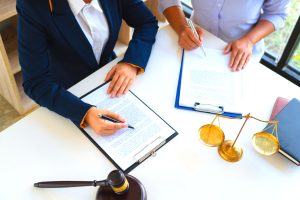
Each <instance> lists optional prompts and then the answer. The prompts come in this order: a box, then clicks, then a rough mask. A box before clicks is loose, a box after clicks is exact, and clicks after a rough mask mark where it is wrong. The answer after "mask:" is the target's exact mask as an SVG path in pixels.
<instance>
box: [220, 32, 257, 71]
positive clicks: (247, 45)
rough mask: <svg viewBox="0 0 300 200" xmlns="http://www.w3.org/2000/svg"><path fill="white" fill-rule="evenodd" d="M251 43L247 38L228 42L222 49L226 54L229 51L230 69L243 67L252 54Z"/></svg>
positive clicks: (236, 69) (238, 69)
mask: <svg viewBox="0 0 300 200" xmlns="http://www.w3.org/2000/svg"><path fill="white" fill-rule="evenodd" d="M252 49H253V43H252V42H251V41H250V40H249V39H248V38H247V37H243V38H241V39H238V40H235V41H233V42H230V43H229V44H228V45H227V46H226V47H225V49H224V53H225V54H227V53H229V52H230V51H231V55H230V62H229V67H230V68H231V70H232V71H240V70H242V69H244V68H245V66H246V65H247V63H248V62H249V60H250V58H251V55H252Z"/></svg>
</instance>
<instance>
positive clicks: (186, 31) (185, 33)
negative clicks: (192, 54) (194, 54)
mask: <svg viewBox="0 0 300 200" xmlns="http://www.w3.org/2000/svg"><path fill="white" fill-rule="evenodd" d="M195 29H196V31H197V33H198V35H199V38H197V37H196V35H195V34H194V33H193V31H192V29H191V28H190V27H188V26H185V27H183V28H182V30H181V31H180V33H179V34H178V35H179V38H178V43H179V45H180V46H181V47H182V48H184V49H186V50H192V49H195V48H197V47H200V45H202V40H203V35H204V31H203V30H202V28H200V27H199V26H195Z"/></svg>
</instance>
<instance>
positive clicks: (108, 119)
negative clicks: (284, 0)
mask: <svg viewBox="0 0 300 200" xmlns="http://www.w3.org/2000/svg"><path fill="white" fill-rule="evenodd" d="M98 117H100V118H101V119H105V120H107V121H110V122H113V123H123V122H121V121H119V120H116V119H113V118H111V117H108V116H106V115H103V114H98ZM128 128H131V129H134V127H133V126H130V125H129V124H128Z"/></svg>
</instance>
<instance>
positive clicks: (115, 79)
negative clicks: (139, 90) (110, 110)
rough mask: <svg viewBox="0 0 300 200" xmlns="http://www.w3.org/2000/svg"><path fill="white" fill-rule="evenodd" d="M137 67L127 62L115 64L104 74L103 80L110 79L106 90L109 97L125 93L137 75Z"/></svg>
mask: <svg viewBox="0 0 300 200" xmlns="http://www.w3.org/2000/svg"><path fill="white" fill-rule="evenodd" d="M137 72H138V68H137V67H133V66H131V65H129V64H127V63H119V64H117V65H115V66H114V67H113V68H112V69H111V70H110V71H109V72H108V73H107V75H106V78H105V82H106V81H108V80H110V79H112V80H111V83H110V84H109V88H108V90H107V94H108V95H110V96H111V97H115V96H117V97H119V96H121V95H123V94H126V93H127V92H128V90H129V89H130V87H131V86H132V84H133V82H134V79H135V77H136V75H137Z"/></svg>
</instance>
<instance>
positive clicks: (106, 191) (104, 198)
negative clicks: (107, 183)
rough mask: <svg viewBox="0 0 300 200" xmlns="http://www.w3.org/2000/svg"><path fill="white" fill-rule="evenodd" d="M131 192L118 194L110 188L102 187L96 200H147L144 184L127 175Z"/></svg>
mask: <svg viewBox="0 0 300 200" xmlns="http://www.w3.org/2000/svg"><path fill="white" fill-rule="evenodd" d="M126 179H127V181H128V183H129V190H128V191H127V192H126V193H125V194H116V193H114V191H113V190H112V189H111V188H110V187H100V188H99V190H98V192H97V195H96V200H147V194H146V190H145V188H144V186H143V185H142V183H141V182H140V181H139V180H138V179H136V178H135V177H133V176H131V175H128V174H127V175H126Z"/></svg>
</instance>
